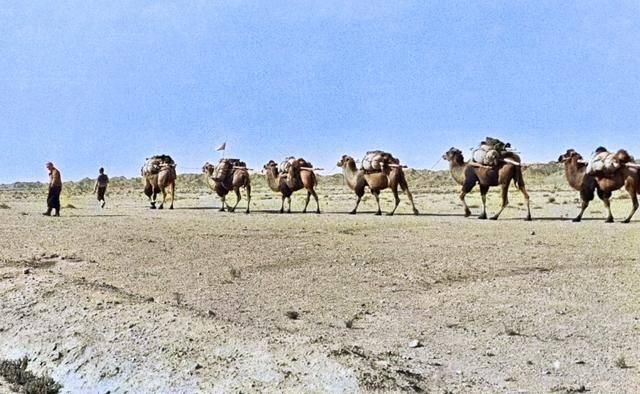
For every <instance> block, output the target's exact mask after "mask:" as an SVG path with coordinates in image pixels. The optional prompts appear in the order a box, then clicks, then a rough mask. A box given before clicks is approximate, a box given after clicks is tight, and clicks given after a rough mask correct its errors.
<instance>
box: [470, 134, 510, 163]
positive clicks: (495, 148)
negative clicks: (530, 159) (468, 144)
mask: <svg viewBox="0 0 640 394" xmlns="http://www.w3.org/2000/svg"><path fill="white" fill-rule="evenodd" d="M510 147H511V144H510V143H508V142H507V143H505V142H502V141H500V140H499V139H497V138H493V137H487V138H485V140H484V141H482V142H481V143H480V145H479V146H478V147H477V148H475V149H474V150H473V152H472V153H471V161H473V162H475V163H478V164H482V165H483V166H489V167H497V166H499V165H500V163H501V161H502V159H503V158H510V159H512V160H516V161H518V162H520V158H517V159H516V158H514V157H509V156H508V154H509V153H511V152H509V151H508V149H509V148H510Z"/></svg>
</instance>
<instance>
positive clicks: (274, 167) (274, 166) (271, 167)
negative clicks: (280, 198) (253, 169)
mask: <svg viewBox="0 0 640 394" xmlns="http://www.w3.org/2000/svg"><path fill="white" fill-rule="evenodd" d="M262 168H263V169H264V172H267V171H270V172H271V173H272V174H276V175H277V174H278V163H276V162H275V161H273V160H269V162H268V163H267V164H265V165H264V167H262Z"/></svg>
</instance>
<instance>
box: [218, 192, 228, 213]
mask: <svg viewBox="0 0 640 394" xmlns="http://www.w3.org/2000/svg"><path fill="white" fill-rule="evenodd" d="M220 201H221V202H222V206H221V207H220V209H218V211H219V212H224V206H225V204H226V203H227V196H226V195H225V196H220Z"/></svg>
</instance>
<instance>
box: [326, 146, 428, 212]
mask: <svg viewBox="0 0 640 394" xmlns="http://www.w3.org/2000/svg"><path fill="white" fill-rule="evenodd" d="M336 165H337V166H338V167H341V168H342V173H343V175H344V180H345V183H346V184H347V186H348V187H349V189H351V190H353V191H354V192H355V193H356V196H357V200H356V206H355V207H354V208H353V210H351V212H349V213H350V214H352V215H355V214H356V212H357V210H358V205H360V201H361V200H362V196H364V192H365V188H366V187H368V188H369V191H370V192H371V194H373V196H374V197H375V199H376V204H377V205H378V211H377V212H376V215H382V209H381V208H380V192H381V191H382V190H384V189H387V188H390V189H391V192H392V193H393V197H394V198H395V206H394V207H393V210H392V211H391V212H389V213H388V215H389V216H392V215H393V214H394V213H395V211H396V209H397V208H398V205H399V204H400V197H399V196H398V186H400V188H401V189H402V191H403V192H404V193H406V194H407V198H409V202H410V203H411V208H412V209H413V213H414V214H415V215H417V214H418V213H419V212H418V209H416V205H415V204H414V202H413V195H412V194H411V191H409V185H408V184H407V180H406V177H405V175H404V171H403V170H402V167H401V166H400V165H396V166H393V167H390V166H388V165H385V166H384V167H383V169H382V171H380V172H366V171H364V170H359V169H358V168H357V166H356V162H355V160H354V159H353V157H351V156H347V155H343V156H342V158H341V159H340V161H339V162H338V163H337V164H336Z"/></svg>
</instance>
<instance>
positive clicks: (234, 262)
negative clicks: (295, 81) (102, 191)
mask: <svg viewBox="0 0 640 394" xmlns="http://www.w3.org/2000/svg"><path fill="white" fill-rule="evenodd" d="M256 194H257V197H256V198H255V201H256V202H255V204H254V207H253V208H254V211H255V212H254V213H252V214H250V215H245V214H244V213H234V214H229V213H219V212H217V211H215V210H214V209H212V208H213V207H214V206H218V205H219V203H218V202H217V200H216V199H214V198H213V197H212V196H210V195H204V196H195V195H194V196H186V197H187V198H184V199H180V200H178V201H177V202H176V208H177V209H175V210H173V211H168V210H164V211H151V210H148V209H146V205H145V201H144V200H143V199H142V198H132V197H128V198H126V199H124V198H121V197H118V196H113V197H112V200H111V202H110V205H109V206H108V207H107V209H106V210H104V211H101V210H99V209H98V208H97V207H96V204H95V203H94V202H93V201H92V200H91V196H85V197H76V198H75V199H74V201H73V203H74V205H75V206H76V207H78V208H77V209H67V210H64V211H63V217H61V218H47V217H43V216H41V215H40V212H41V211H42V201H35V200H27V201H25V200H10V199H6V198H5V199H4V200H3V201H0V202H2V203H5V204H7V205H8V206H9V208H8V209H0V233H1V234H2V237H1V238H2V240H1V241H0V242H1V243H0V248H1V253H0V294H1V297H2V303H1V306H0V316H2V317H1V318H0V357H1V358H5V359H11V358H17V357H20V356H23V355H28V356H29V357H30V358H31V359H32V363H31V366H32V369H33V370H34V371H35V372H38V373H41V372H46V373H49V374H50V375H51V376H52V377H53V378H54V379H56V380H57V381H58V382H60V383H61V384H63V386H64V388H63V391H68V392H86V393H106V392H111V393H119V392H220V393H222V392H245V393H246V392H318V393H320V392H335V393H339V392H346V393H352V392H376V391H378V392H399V391H409V392H434V393H475V392H478V393H480V392H483V393H484V392H504V393H513V392H527V393H540V392H581V391H587V390H588V391H589V392H590V393H635V392H638V391H639V390H640V345H638V344H639V343H640V264H639V263H640V248H639V242H638V241H640V222H639V220H640V217H639V216H636V218H635V220H634V221H633V222H632V223H631V224H628V225H624V224H620V223H615V224H605V223H603V219H602V218H603V216H604V213H603V209H602V205H601V204H599V203H595V204H594V206H593V207H592V208H591V210H590V211H589V212H588V213H587V215H586V216H585V218H586V220H585V221H583V222H582V223H579V224H577V223H572V222H570V221H568V220H566V218H567V217H568V216H571V217H572V216H574V215H575V214H576V212H577V207H576V204H575V203H574V198H575V197H577V196H576V194H575V193H569V192H564V193H556V194H554V196H555V198H556V201H558V202H554V203H551V202H550V201H549V198H548V196H547V194H543V193H542V192H539V193H533V195H532V201H533V204H532V206H533V208H534V209H533V211H532V213H533V215H534V219H537V220H534V221H533V222H524V221H522V220H520V218H522V217H524V212H523V210H522V206H521V205H519V204H521V202H522V200H521V198H520V197H519V196H517V195H515V194H514V195H513V197H512V203H513V208H510V209H508V210H507V211H505V213H504V216H503V218H501V220H499V221H497V222H495V221H480V220H477V219H475V218H464V217H462V216H461V215H460V213H461V210H462V209H461V207H460V206H459V204H458V202H457V199H456V196H455V195H452V194H421V195H419V197H418V199H417V202H418V207H419V209H420V210H421V215H420V216H413V215H408V213H409V212H410V210H409V207H408V204H406V202H403V203H402V205H401V208H400V210H399V213H400V215H396V216H394V217H384V216H383V217H376V216H373V215H372V214H371V212H372V211H373V203H372V201H371V200H370V199H368V200H367V201H365V202H364V203H363V205H362V208H363V211H364V213H363V214H359V215H357V216H351V215H346V214H343V213H342V212H346V211H348V210H349V209H350V208H351V205H352V197H351V196H350V195H347V194H343V195H337V196H334V195H332V196H331V198H328V197H326V196H325V195H323V194H321V198H322V199H323V201H322V204H321V208H322V210H323V214H321V215H316V214H306V215H302V214H299V213H298V214H291V215H280V214H275V213H272V211H273V210H275V209H277V208H279V201H278V200H277V199H276V198H273V199H268V197H271V195H270V194H269V193H264V194H263V196H262V197H261V196H260V195H259V193H256ZM497 200H498V197H497V195H496V194H495V193H492V194H491V196H490V210H491V211H495V209H496V208H497ZM387 201H388V199H387ZM470 202H471V204H474V205H477V202H478V199H477V196H474V197H473V198H472V199H471V201H470ZM628 205H629V200H615V201H614V206H615V211H614V213H615V215H616V217H617V219H620V218H621V217H623V216H624V214H626V213H627V210H628ZM300 206H301V203H300V200H299V199H297V200H296V201H295V202H294V210H300ZM388 206H389V203H388V202H385V207H388ZM474 211H475V212H474V213H477V211H478V209H477V207H476V208H474ZM291 312H296V313H297V314H298V317H297V319H292V318H290V317H288V316H287V314H289V315H291V316H292V317H293V314H292V313H291ZM625 365H626V366H628V368H622V367H624V366H625ZM4 389H6V385H0V392H2V390H4Z"/></svg>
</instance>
